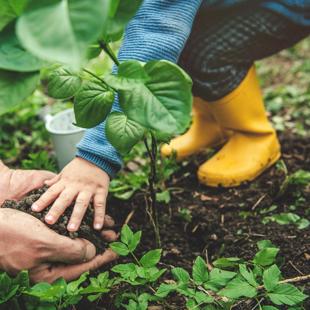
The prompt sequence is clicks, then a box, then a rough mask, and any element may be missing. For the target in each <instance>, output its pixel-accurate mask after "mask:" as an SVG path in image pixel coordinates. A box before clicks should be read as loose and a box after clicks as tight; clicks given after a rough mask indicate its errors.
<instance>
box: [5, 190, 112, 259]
mask: <svg viewBox="0 0 310 310" xmlns="http://www.w3.org/2000/svg"><path fill="white" fill-rule="evenodd" d="M46 189H47V188H46V187H45V188H41V189H38V190H35V191H33V192H31V193H29V195H28V196H27V197H25V198H24V199H23V200H21V201H19V202H16V201H13V200H7V201H5V202H4V204H3V206H2V207H3V208H12V209H15V210H19V211H23V212H25V213H29V214H31V215H32V216H34V217H36V218H37V219H39V220H41V221H42V222H43V223H45V221H44V217H45V215H46V214H47V212H48V211H49V209H50V207H48V208H47V209H45V210H44V211H43V212H41V213H38V212H33V211H32V210H31V206H32V204H33V203H34V202H35V201H37V200H38V199H39V198H40V196H41V195H42V194H44V192H45V191H46ZM71 212H72V208H71V207H69V208H67V210H66V212H65V214H64V216H61V217H60V219H59V220H58V222H57V223H56V224H54V225H48V224H47V223H45V224H46V225H47V226H48V227H50V228H51V229H53V230H54V231H56V232H57V233H59V234H61V235H64V236H68V237H70V238H73V239H74V238H78V237H79V238H84V239H87V240H89V241H91V242H92V243H93V244H94V245H95V246H96V248H97V252H98V253H101V252H103V251H104V249H105V248H106V244H105V243H104V242H103V240H102V237H101V236H100V232H97V231H96V230H94V229H93V219H94V212H93V209H92V207H91V206H90V208H88V210H87V212H86V215H85V216H84V219H83V221H82V224H81V227H80V229H79V231H78V232H74V233H72V232H69V231H68V230H67V225H68V221H69V219H70V215H71Z"/></svg>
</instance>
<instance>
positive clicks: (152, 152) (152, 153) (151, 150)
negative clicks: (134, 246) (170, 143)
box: [144, 133, 161, 248]
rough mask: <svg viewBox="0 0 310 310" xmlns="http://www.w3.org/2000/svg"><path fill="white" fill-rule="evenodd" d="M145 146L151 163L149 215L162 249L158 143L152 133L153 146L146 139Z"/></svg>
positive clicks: (157, 244)
mask: <svg viewBox="0 0 310 310" xmlns="http://www.w3.org/2000/svg"><path fill="white" fill-rule="evenodd" d="M144 145H145V148H146V150H147V153H148V156H149V158H150V161H151V172H150V175H149V182H148V183H149V197H148V199H147V202H148V203H147V213H148V215H149V218H150V221H151V223H152V225H153V229H154V234H155V241H156V246H157V247H159V248H160V247H161V240H160V231H159V222H158V210H157V207H156V182H157V166H156V165H157V141H156V137H155V136H154V134H153V133H151V146H149V143H148V141H147V138H146V137H145V138H144Z"/></svg>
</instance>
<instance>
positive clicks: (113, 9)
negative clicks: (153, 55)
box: [103, 0, 143, 42]
mask: <svg viewBox="0 0 310 310" xmlns="http://www.w3.org/2000/svg"><path fill="white" fill-rule="evenodd" d="M109 1H110V14H109V18H108V19H107V21H106V23H105V25H104V27H103V40H104V41H105V42H113V41H118V40H120V39H121V37H122V35H123V32H124V29H125V27H126V25H127V23H128V22H129V21H130V19H131V18H132V17H133V16H134V15H135V13H136V11H137V10H138V8H139V6H140V5H141V3H142V1H143V0H121V1H120V0H118V1H116V0H109Z"/></svg>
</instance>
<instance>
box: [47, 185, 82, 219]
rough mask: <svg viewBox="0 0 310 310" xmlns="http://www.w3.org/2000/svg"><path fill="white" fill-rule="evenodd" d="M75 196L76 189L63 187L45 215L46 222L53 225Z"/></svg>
mask: <svg viewBox="0 0 310 310" xmlns="http://www.w3.org/2000/svg"><path fill="white" fill-rule="evenodd" d="M76 196H77V190H74V189H65V190H63V191H62V192H61V194H60V195H59V197H58V198H57V199H56V200H55V202H54V204H53V206H52V207H51V209H50V210H49V212H48V213H47V215H46V216H45V221H46V223H48V224H50V225H53V224H55V223H56V222H57V221H58V219H59V217H60V216H61V215H62V214H63V213H64V212H65V211H66V209H67V208H68V207H69V206H70V205H71V203H72V202H73V200H74V199H75V197H76Z"/></svg>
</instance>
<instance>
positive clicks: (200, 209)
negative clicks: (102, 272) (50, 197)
mask: <svg viewBox="0 0 310 310" xmlns="http://www.w3.org/2000/svg"><path fill="white" fill-rule="evenodd" d="M281 142H282V148H283V150H282V151H283V156H282V160H283V161H284V162H285V164H286V166H287V169H288V172H289V174H291V173H294V172H295V171H297V170H299V169H304V170H308V171H309V167H310V139H309V138H302V137H296V136H290V135H286V136H285V138H284V136H283V137H282V138H281ZM206 156H207V155H206V154H202V155H199V156H197V157H194V158H191V159H190V160H189V161H188V163H185V164H183V165H182V168H181V169H180V170H179V171H178V172H177V173H176V174H175V175H174V176H173V177H172V179H171V180H170V181H169V182H168V184H167V188H172V190H171V193H172V200H171V202H170V203H169V204H163V205H159V206H158V207H159V210H160V219H161V220H160V222H161V238H162V247H163V258H162V262H161V264H162V267H168V269H169V268H170V267H171V266H179V267H184V268H186V269H188V270H190V269H191V267H192V263H193V261H194V259H195V258H196V257H197V256H198V255H201V256H203V257H206V258H207V259H208V260H209V262H212V261H213V260H215V259H217V258H219V257H231V256H234V257H235V256H237V257H240V258H243V259H251V258H253V257H254V255H255V253H256V252H257V247H256V243H257V242H258V241H260V240H264V239H268V240H271V241H272V242H273V243H274V244H275V245H276V246H278V247H279V248H280V249H281V250H280V253H279V255H278V256H279V264H280V266H281V270H282V271H283V275H284V277H285V278H293V277H296V276H300V275H308V274H310V229H309V228H306V229H303V230H299V229H297V227H296V226H294V225H283V226H281V225H279V224H276V223H268V224H266V225H264V224H263V223H262V219H263V217H264V216H266V215H272V214H275V213H281V212H294V213H296V214H298V215H299V216H301V217H303V218H308V219H309V216H310V208H309V207H310V186H306V187H303V188H300V187H296V186H290V187H289V188H287V190H286V191H285V193H284V194H283V195H282V196H281V197H278V193H279V189H280V187H281V184H282V183H283V181H284V179H285V174H284V172H283V169H279V168H277V167H276V166H274V167H272V168H271V169H269V170H268V171H266V172H265V173H264V174H263V175H262V176H260V177H259V178H258V179H257V180H256V181H255V182H252V183H250V184H245V185H242V186H241V187H238V188H233V189H223V188H222V189H212V188H208V187H205V186H202V185H200V184H199V183H198V181H197V178H196V174H195V171H196V170H197V167H198V166H199V165H200V164H201V163H202V162H203V161H205V160H206ZM42 193H43V190H40V191H39V192H35V193H32V194H31V195H30V196H29V197H27V198H26V199H24V200H23V201H21V202H19V203H15V202H7V203H6V204H5V206H7V207H14V208H16V209H19V210H22V211H26V212H28V213H31V214H32V215H34V216H36V217H38V218H39V219H41V220H43V218H44V214H42V215H38V214H37V213H32V212H31V211H30V206H31V204H32V202H33V201H34V200H36V199H37V198H38V197H39V196H40V195H41V194H42ZM144 201H145V200H144V194H143V192H138V193H137V194H136V195H135V196H134V197H133V198H132V199H131V200H130V201H126V202H124V201H120V200H117V199H114V198H110V199H109V203H108V205H109V210H108V213H109V214H111V215H112V216H113V217H114V219H115V220H116V222H117V223H118V224H122V223H124V221H125V219H126V218H127V216H128V214H129V213H131V212H132V211H133V210H135V211H134V215H133V217H132V219H131V220H130V222H129V225H130V227H131V228H132V229H133V230H142V231H143V236H142V242H141V244H140V246H139V248H138V255H140V254H142V253H143V252H145V251H147V250H150V249H153V248H155V244H154V236H153V233H152V229H151V227H150V225H149V224H148V217H147V215H146V214H145V211H144V203H145V202H144ZM272 205H276V206H277V209H276V210H275V211H272V212H270V213H266V214H262V213H261V212H264V211H266V210H267V209H268V208H269V207H270V206H272ZM293 205H294V206H295V208H296V209H295V210H294V211H292V210H291V209H290V207H291V206H293ZM182 209H185V210H189V211H190V215H191V217H192V219H191V220H190V221H186V220H184V218H182V216H181V215H180V210H182ZM68 212H69V211H68ZM69 215H70V214H68V213H67V214H66V216H65V217H63V218H62V219H61V222H60V223H59V224H57V225H54V226H52V228H53V229H55V230H56V231H57V232H59V233H62V234H65V235H68V232H67V231H66V224H67V221H68V217H69ZM92 220H93V215H92V211H89V213H87V216H86V218H85V220H84V222H83V224H82V226H81V230H80V231H79V233H78V235H76V236H79V237H83V238H86V239H88V240H90V241H92V242H93V243H95V244H96V246H97V247H98V248H100V246H102V241H101V239H99V238H100V237H99V236H97V235H96V232H94V231H93V230H92V228H91V227H92ZM76 236H73V237H76ZM94 236H95V237H94ZM119 262H121V261H119ZM166 277H167V278H169V277H170V275H169V273H168V274H167V275H166ZM298 286H299V287H301V288H305V291H306V292H307V293H308V294H309V292H310V283H300V284H298ZM112 295H113V292H112ZM168 304H169V305H171V306H172V307H174V308H175V309H180V310H181V309H185V307H184V301H183V300H182V299H181V298H178V297H175V296H174V297H171V298H170V299H169V300H168ZM85 307H87V308H88V309H109V310H113V309H114V306H113V305H112V303H111V301H109V300H107V298H104V299H103V301H102V302H101V303H100V306H98V305H94V304H90V303H88V302H86V304H85V303H82V304H81V305H80V306H78V307H77V309H85ZM251 308H252V306H249V305H245V306H243V307H239V309H251ZM305 309H310V302H309V301H308V302H307V303H306V304H305Z"/></svg>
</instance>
